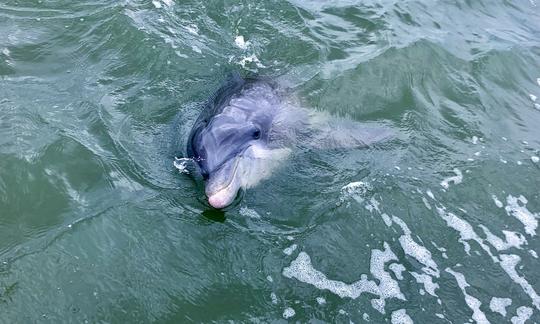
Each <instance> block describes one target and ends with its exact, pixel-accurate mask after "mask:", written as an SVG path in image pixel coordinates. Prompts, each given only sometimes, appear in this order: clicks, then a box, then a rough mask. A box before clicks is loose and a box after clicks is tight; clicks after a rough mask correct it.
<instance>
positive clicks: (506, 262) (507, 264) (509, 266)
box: [500, 254, 540, 310]
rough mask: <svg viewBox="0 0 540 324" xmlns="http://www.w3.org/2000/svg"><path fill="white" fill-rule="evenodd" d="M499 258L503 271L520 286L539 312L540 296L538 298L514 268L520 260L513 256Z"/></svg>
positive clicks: (505, 255)
mask: <svg viewBox="0 0 540 324" xmlns="http://www.w3.org/2000/svg"><path fill="white" fill-rule="evenodd" d="M500 258H501V267H502V268H503V269H504V271H506V273H507V274H508V275H509V276H510V278H511V279H512V280H513V281H514V282H515V283H517V284H518V285H520V286H521V288H522V289H523V291H524V292H525V293H526V294H527V295H529V297H530V298H531V299H532V303H533V305H534V306H535V307H536V308H537V309H538V310H540V296H538V294H537V293H536V291H535V290H534V288H533V287H532V286H531V284H530V283H529V282H528V281H527V280H526V279H525V278H524V277H521V276H520V275H519V274H518V273H517V271H516V266H517V264H518V263H519V262H520V261H521V258H520V257H519V256H517V255H514V254H501V255H500Z"/></svg>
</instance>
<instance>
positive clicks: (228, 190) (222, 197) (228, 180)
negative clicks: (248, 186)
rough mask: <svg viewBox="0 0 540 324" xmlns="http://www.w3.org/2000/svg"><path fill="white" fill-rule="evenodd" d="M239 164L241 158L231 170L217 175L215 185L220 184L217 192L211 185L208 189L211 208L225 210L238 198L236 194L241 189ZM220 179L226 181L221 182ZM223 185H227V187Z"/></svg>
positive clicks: (222, 171) (224, 170) (236, 160)
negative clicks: (238, 173)
mask: <svg viewBox="0 0 540 324" xmlns="http://www.w3.org/2000/svg"><path fill="white" fill-rule="evenodd" d="M239 162H240V158H238V157H237V158H236V159H235V161H234V162H233V164H232V165H231V166H230V167H229V168H225V169H222V170H221V173H220V174H218V175H217V179H218V180H214V181H215V182H214V183H217V184H219V187H218V188H219V189H218V190H215V189H216V186H215V185H210V184H209V185H208V186H207V187H206V196H207V197H208V203H209V204H210V206H212V207H214V208H216V209H221V208H225V207H227V206H229V205H230V204H231V203H232V202H233V201H234V198H236V194H237V193H238V190H239V189H240V182H239V179H238V176H237V171H238V170H237V167H238V164H239ZM214 176H215V175H214ZM220 179H221V180H224V181H220ZM210 181H212V176H211V177H210ZM222 184H225V186H223V185H222Z"/></svg>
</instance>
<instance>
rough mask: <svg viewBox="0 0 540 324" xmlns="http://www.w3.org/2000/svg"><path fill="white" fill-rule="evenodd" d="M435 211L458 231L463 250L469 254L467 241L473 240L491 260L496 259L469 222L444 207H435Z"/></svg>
mask: <svg viewBox="0 0 540 324" xmlns="http://www.w3.org/2000/svg"><path fill="white" fill-rule="evenodd" d="M437 212H438V213H439V216H441V217H442V218H443V219H444V220H445V221H446V224H447V225H448V226H449V227H451V228H453V229H455V230H456V231H458V232H459V235H460V239H459V240H458V241H459V242H460V243H461V244H463V246H464V248H465V252H466V253H467V254H469V255H470V251H471V246H470V245H469V243H468V242H467V241H469V240H473V241H475V242H477V243H478V244H479V245H480V246H481V247H482V249H483V250H484V251H486V252H487V253H488V254H489V255H490V256H491V258H492V259H493V260H496V258H495V257H494V256H493V254H491V250H490V249H489V247H488V246H487V245H486V244H484V241H483V240H482V239H481V238H480V237H479V236H478V234H476V232H475V231H474V229H473V227H472V226H471V224H469V223H468V222H467V221H465V220H463V219H461V218H459V217H457V216H456V215H455V214H453V213H451V212H446V210H445V209H444V208H439V207H437Z"/></svg>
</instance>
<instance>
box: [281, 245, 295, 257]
mask: <svg viewBox="0 0 540 324" xmlns="http://www.w3.org/2000/svg"><path fill="white" fill-rule="evenodd" d="M297 247H298V245H296V244H293V245H291V246H289V247H288V248H285V249H284V250H283V253H285V254H286V255H291V254H292V253H293V252H294V250H296V248H297Z"/></svg>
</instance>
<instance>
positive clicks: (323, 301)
mask: <svg viewBox="0 0 540 324" xmlns="http://www.w3.org/2000/svg"><path fill="white" fill-rule="evenodd" d="M316 300H317V304H319V305H324V304H326V299H324V297H317V298H316Z"/></svg>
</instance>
